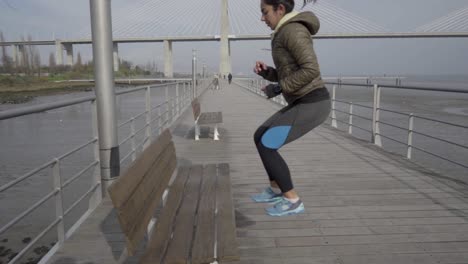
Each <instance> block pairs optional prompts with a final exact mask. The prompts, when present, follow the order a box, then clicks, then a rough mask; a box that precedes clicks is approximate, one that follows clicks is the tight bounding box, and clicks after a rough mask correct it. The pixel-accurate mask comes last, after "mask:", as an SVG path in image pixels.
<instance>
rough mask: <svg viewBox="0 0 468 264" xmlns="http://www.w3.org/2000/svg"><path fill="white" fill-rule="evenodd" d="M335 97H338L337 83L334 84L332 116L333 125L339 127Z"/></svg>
mask: <svg viewBox="0 0 468 264" xmlns="http://www.w3.org/2000/svg"><path fill="white" fill-rule="evenodd" d="M335 99H336V85H333V89H332V109H331V116H332V123H331V125H332V127H334V128H338V124H337V122H336V113H335Z"/></svg>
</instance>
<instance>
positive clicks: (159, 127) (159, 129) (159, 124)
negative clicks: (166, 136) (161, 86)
mask: <svg viewBox="0 0 468 264" xmlns="http://www.w3.org/2000/svg"><path fill="white" fill-rule="evenodd" d="M161 108H162V107H161V105H160V106H159V107H158V135H161V133H162V126H161V125H162V120H161V117H162V115H161Z"/></svg>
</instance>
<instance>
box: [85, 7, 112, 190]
mask: <svg viewBox="0 0 468 264" xmlns="http://www.w3.org/2000/svg"><path fill="white" fill-rule="evenodd" d="M89 2H90V10H91V33H92V41H93V60H94V76H95V85H96V89H95V92H96V100H97V109H98V111H97V113H98V121H99V122H98V124H99V125H98V130H99V149H100V161H101V163H100V164H101V179H102V188H103V194H104V195H105V193H106V190H107V187H108V186H109V185H110V184H111V183H112V180H113V178H115V177H117V176H118V175H119V174H120V157H119V156H120V154H119V145H118V144H119V143H118V139H117V118H116V112H115V110H116V106H115V105H116V103H115V93H114V87H113V86H114V69H113V67H112V66H113V54H112V51H113V44H112V20H111V2H110V0H90V1H89Z"/></svg>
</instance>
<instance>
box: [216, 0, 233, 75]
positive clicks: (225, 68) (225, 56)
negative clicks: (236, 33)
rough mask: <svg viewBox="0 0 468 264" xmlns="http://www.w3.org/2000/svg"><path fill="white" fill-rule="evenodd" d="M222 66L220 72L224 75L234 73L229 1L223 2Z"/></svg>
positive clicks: (224, 0)
mask: <svg viewBox="0 0 468 264" xmlns="http://www.w3.org/2000/svg"><path fill="white" fill-rule="evenodd" d="M220 52H221V56H220V65H219V72H220V73H221V74H222V75H228V74H229V73H230V72H232V68H231V47H230V43H229V14H228V0H222V2H221V41H220Z"/></svg>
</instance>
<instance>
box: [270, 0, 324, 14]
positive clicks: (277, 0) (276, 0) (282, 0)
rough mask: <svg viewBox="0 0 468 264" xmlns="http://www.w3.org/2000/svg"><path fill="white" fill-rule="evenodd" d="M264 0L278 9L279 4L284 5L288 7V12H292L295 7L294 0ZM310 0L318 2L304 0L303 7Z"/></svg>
mask: <svg viewBox="0 0 468 264" xmlns="http://www.w3.org/2000/svg"><path fill="white" fill-rule="evenodd" d="M263 2H264V3H265V4H267V5H271V6H273V9H274V10H276V9H278V6H279V5H284V7H285V8H286V13H289V12H291V11H292V10H293V9H294V0H263ZM310 2H314V3H315V2H317V0H304V4H303V5H302V8H304V6H306V5H307V4H308V3H310Z"/></svg>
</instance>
